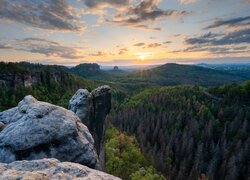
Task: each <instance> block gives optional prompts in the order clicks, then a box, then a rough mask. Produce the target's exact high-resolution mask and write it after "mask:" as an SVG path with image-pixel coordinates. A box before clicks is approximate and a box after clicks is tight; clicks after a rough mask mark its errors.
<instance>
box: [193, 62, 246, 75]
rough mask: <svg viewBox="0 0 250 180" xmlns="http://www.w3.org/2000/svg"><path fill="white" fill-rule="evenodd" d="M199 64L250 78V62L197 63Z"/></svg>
mask: <svg viewBox="0 0 250 180" xmlns="http://www.w3.org/2000/svg"><path fill="white" fill-rule="evenodd" d="M197 66H200V67H205V68H210V69H215V70H220V71H223V72H227V73H231V74H234V75H237V76H241V77H243V78H247V79H250V63H247V64H205V63H202V64H197Z"/></svg>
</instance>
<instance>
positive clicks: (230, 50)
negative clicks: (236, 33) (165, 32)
mask: <svg viewBox="0 0 250 180" xmlns="http://www.w3.org/2000/svg"><path fill="white" fill-rule="evenodd" d="M204 51H206V52H209V53H211V54H236V53H244V52H250V50H249V48H248V47H247V46H240V47H231V46H226V47H212V46H205V47H202V46H193V47H189V48H187V49H185V50H183V51H179V52H204Z"/></svg>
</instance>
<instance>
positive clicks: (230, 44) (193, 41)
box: [176, 29, 250, 54]
mask: <svg viewBox="0 0 250 180" xmlns="http://www.w3.org/2000/svg"><path fill="white" fill-rule="evenodd" d="M185 43H186V44H188V45H190V46H189V47H188V48H186V49H184V50H179V51H176V52H203V51H206V52H210V53H212V54H232V53H246V52H250V47H249V46H246V45H245V44H250V29H242V30H238V31H233V32H229V33H226V34H215V33H211V32H209V33H207V34H205V35H202V36H200V37H192V38H187V39H185ZM242 44H243V45H244V46H242Z"/></svg>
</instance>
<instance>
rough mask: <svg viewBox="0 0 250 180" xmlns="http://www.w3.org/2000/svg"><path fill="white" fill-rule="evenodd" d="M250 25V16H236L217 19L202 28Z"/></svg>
mask: <svg viewBox="0 0 250 180" xmlns="http://www.w3.org/2000/svg"><path fill="white" fill-rule="evenodd" d="M246 25H250V16H246V17H237V18H232V19H228V20H217V21H215V22H214V23H213V24H212V25H210V26H207V27H205V28H204V29H205V30H207V29H213V28H219V27H225V26H226V27H234V26H237V27H238V26H246Z"/></svg>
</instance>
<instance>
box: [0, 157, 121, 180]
mask: <svg viewBox="0 0 250 180" xmlns="http://www.w3.org/2000/svg"><path fill="white" fill-rule="evenodd" d="M0 179H36V180H49V179H55V180H56V179H60V180H61V179H68V180H71V179H79V180H80V179H86V180H87V179H88V180H102V179H103V180H119V178H117V177H114V176H112V175H109V174H106V173H104V172H101V171H97V170H94V169H90V168H88V167H86V166H83V165H80V164H76V163H71V162H60V161H58V160H57V159H41V160H32V161H25V160H24V161H15V162H12V163H10V164H3V163H0Z"/></svg>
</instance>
